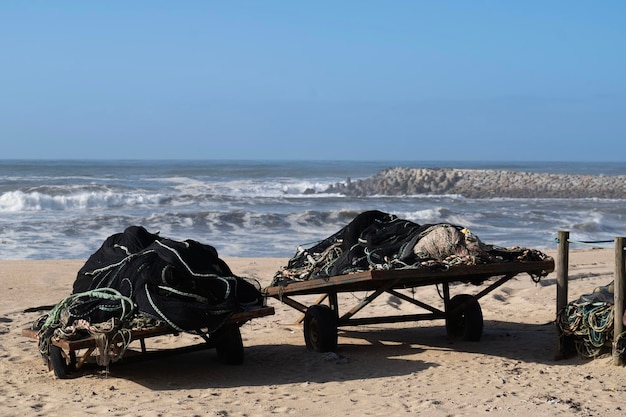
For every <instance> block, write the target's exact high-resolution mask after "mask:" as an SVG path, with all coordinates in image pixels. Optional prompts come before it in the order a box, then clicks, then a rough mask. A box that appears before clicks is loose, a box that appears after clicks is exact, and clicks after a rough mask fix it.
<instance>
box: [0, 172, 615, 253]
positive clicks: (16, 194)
mask: <svg viewBox="0 0 626 417" xmlns="http://www.w3.org/2000/svg"><path fill="white" fill-rule="evenodd" d="M392 167H415V168H464V169H496V170H508V171H525V172H542V173H558V174H585V175H619V176H626V162H619V163H617V162H616V163H606V162H603V163H599V162H593V163H591V162H590V163H582V162H580V163H564V162H468V161H456V162H453V161H445V162H438V161H400V160H399V161H379V162H376V161H223V160H219V161H212V160H202V161H166V160H164V161H145V160H141V161H100V160H98V161H95V160H94V161H58V160H23V161H22V160H0V259H86V258H87V257H89V255H91V254H92V253H93V252H95V251H96V250H97V249H98V248H99V247H100V245H101V244H102V242H103V241H104V240H105V239H106V238H107V237H108V236H110V235H112V234H114V233H118V232H121V231H123V230H124V229H125V228H126V227H128V226H131V225H141V226H144V227H145V228H146V229H148V231H150V232H157V231H158V232H160V234H161V236H164V237H168V238H171V239H175V240H184V239H193V240H196V241H199V242H202V243H206V244H209V245H212V246H214V247H215V248H216V249H217V251H218V253H219V255H220V257H285V258H289V257H291V256H292V255H293V254H294V253H295V251H296V249H297V247H298V246H304V247H307V246H312V245H313V244H314V243H316V242H318V241H319V240H322V239H324V238H326V237H328V236H329V235H331V234H333V233H335V232H336V231H337V230H339V229H340V228H342V227H343V226H345V225H346V224H347V223H348V222H350V220H352V219H353V218H354V217H355V216H356V215H357V214H359V213H360V212H362V211H365V210H373V209H377V210H381V211H386V212H389V213H393V214H396V215H397V216H398V217H400V218H404V219H408V220H411V221H414V222H416V223H419V224H426V223H439V222H447V223H453V224H457V225H462V226H465V227H467V228H469V229H470V230H471V231H472V232H473V233H474V234H475V235H477V236H478V237H479V238H480V239H481V240H483V241H484V242H486V243H490V244H494V245H498V246H504V247H509V246H525V247H531V248H535V249H540V250H545V249H552V248H556V243H555V238H556V236H557V232H558V231H559V230H567V231H569V232H570V240H571V241H572V242H573V243H572V244H573V245H576V244H580V245H583V243H578V242H583V241H607V240H608V241H612V240H613V239H614V237H616V236H625V235H626V201H625V200H613V199H581V198H575V196H573V198H567V199H512V198H487V199H468V198H463V197H461V196H457V195H441V196H426V195H411V196H399V197H398V196H395V197H385V196H370V197H346V196H343V195H338V194H328V193H324V192H323V191H324V190H325V189H326V188H327V187H328V186H329V185H330V184H335V183H338V182H345V181H346V180H347V179H348V178H350V179H351V180H356V179H361V178H367V177H370V176H373V175H375V174H376V173H378V172H379V171H381V170H383V169H386V168H392ZM625 180H626V177H625ZM597 246H603V247H604V246H608V247H612V243H600V244H598V245H597Z"/></svg>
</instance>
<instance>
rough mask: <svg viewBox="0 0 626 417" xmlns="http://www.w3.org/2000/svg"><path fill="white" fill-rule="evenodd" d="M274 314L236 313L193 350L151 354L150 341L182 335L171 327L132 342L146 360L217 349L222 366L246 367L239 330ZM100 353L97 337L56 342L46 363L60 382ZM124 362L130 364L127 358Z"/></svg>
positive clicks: (140, 334)
mask: <svg viewBox="0 0 626 417" xmlns="http://www.w3.org/2000/svg"><path fill="white" fill-rule="evenodd" d="M272 314H274V307H267V306H264V307H259V308H255V309H251V310H247V311H243V312H237V313H234V314H233V315H232V316H230V318H229V319H228V320H227V321H226V322H225V323H224V324H223V325H222V327H220V329H219V330H218V331H216V332H215V333H214V334H212V335H210V336H207V335H205V334H200V333H199V334H197V335H198V336H200V337H202V338H203V342H201V343H198V344H195V345H191V346H184V347H179V348H173V349H161V350H156V351H151V352H148V351H147V349H146V342H145V341H146V339H149V338H152V337H156V336H165V335H178V334H179V333H181V332H180V331H178V330H176V329H174V328H172V327H170V326H167V325H161V326H155V327H148V328H142V329H133V330H131V342H133V341H139V343H140V346H141V352H140V353H141V354H142V355H141V356H146V357H147V356H150V355H152V356H156V355H157V354H164V353H182V352H191V351H197V350H204V349H212V348H215V350H216V351H217V356H218V359H219V360H220V361H221V362H223V363H226V364H231V365H239V364H241V363H243V358H244V352H243V341H242V339H241V332H240V329H239V328H240V327H241V326H242V325H243V324H244V323H246V322H248V321H249V320H252V319H254V318H258V317H264V316H269V315H272ZM22 335H23V336H26V337H29V338H33V339H38V332H37V330H33V329H23V330H22ZM112 343H115V341H112ZM96 349H97V344H96V339H95V338H94V337H93V336H89V337H85V338H81V339H73V340H68V339H60V338H53V339H52V343H51V344H50V348H49V353H48V356H47V357H46V358H44V359H45V360H46V362H47V363H48V368H49V369H52V370H53V371H54V374H55V375H56V376H57V378H61V379H63V378H67V377H68V376H69V374H71V373H72V372H74V371H75V370H78V369H80V368H81V367H83V365H85V364H86V363H88V361H89V359H90V358H91V357H92V355H93V354H94V352H95V351H96ZM124 360H127V358H126V356H125V357H124Z"/></svg>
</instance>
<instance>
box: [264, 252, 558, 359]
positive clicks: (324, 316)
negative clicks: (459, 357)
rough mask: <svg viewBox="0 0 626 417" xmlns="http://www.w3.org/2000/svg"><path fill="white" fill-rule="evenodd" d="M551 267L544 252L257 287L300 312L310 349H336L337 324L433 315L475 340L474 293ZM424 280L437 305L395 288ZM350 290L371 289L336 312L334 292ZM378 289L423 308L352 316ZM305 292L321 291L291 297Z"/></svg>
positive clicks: (453, 332)
mask: <svg viewBox="0 0 626 417" xmlns="http://www.w3.org/2000/svg"><path fill="white" fill-rule="evenodd" d="M552 271H554V260H553V259H552V258H549V257H548V258H546V259H545V260H541V261H519V262H503V263H491V264H482V265H472V266H469V265H456V266H450V267H449V268H447V269H445V270H444V269H440V270H432V269H428V268H421V269H420V268H415V269H401V270H371V271H365V272H357V273H352V274H347V275H340V276H333V277H330V278H327V279H323V278H318V279H311V280H308V281H290V282H288V283H286V284H282V285H275V286H270V287H267V288H265V289H263V293H264V295H266V296H268V297H272V298H275V299H277V300H280V301H281V302H283V303H285V304H287V305H289V306H291V307H293V308H295V309H296V310H298V311H300V312H302V313H304V316H303V317H302V318H301V319H300V321H304V339H305V342H306V346H307V348H309V349H311V350H315V351H320V352H327V351H334V350H335V349H336V348H337V328H338V327H343V326H358V325H367V324H378V323H396V322H409V321H421V320H436V319H443V320H445V322H446V331H447V333H448V334H449V335H450V336H452V337H458V338H462V339H464V340H474V341H477V340H479V339H480V337H481V335H482V331H483V316H482V310H481V308H480V304H479V303H478V300H479V299H480V298H482V297H484V296H485V295H486V294H489V293H490V292H491V291H493V290H495V289H496V288H498V287H499V286H501V285H502V284H504V283H505V282H507V281H508V280H510V279H512V278H513V277H515V276H516V275H518V274H521V273H528V274H531V275H532V276H544V275H547V274H548V273H550V272H552ZM496 277H499V278H498V279H497V280H496V281H495V282H493V283H491V284H490V285H488V286H487V287H486V288H484V289H482V290H481V291H479V292H477V293H476V294H474V295H468V294H458V295H455V296H453V297H450V284H452V283H454V282H472V283H476V284H482V283H486V282H488V281H489V279H490V278H496ZM426 285H435V286H439V285H440V286H441V289H442V290H441V298H442V299H443V308H441V307H435V306H431V305H429V304H426V303H424V302H422V301H420V300H417V299H414V298H412V297H409V296H407V295H406V294H404V293H401V292H399V291H398V290H400V289H405V288H415V287H422V286H426ZM355 291H367V292H369V291H371V292H372V293H371V294H369V295H368V296H367V297H366V298H364V299H363V300H361V301H360V302H358V303H357V304H356V305H355V306H354V307H353V308H351V309H350V310H349V311H348V312H346V313H343V314H340V312H339V303H338V299H337V295H338V294H339V293H345V292H355ZM383 293H388V294H391V295H393V296H396V297H398V298H400V299H402V300H404V301H406V302H408V303H411V304H413V305H415V306H417V307H420V308H421V309H422V310H425V312H424V313H419V314H408V315H390V316H382V317H359V318H356V317H353V316H355V315H356V314H357V313H358V312H359V311H360V310H361V309H363V308H364V307H365V306H367V305H368V304H369V303H371V302H372V301H373V300H374V299H376V298H377V297H378V296H379V295H381V294H383ZM311 294H321V297H320V298H318V299H317V300H316V301H315V302H314V303H313V304H311V305H310V306H307V305H304V304H303V303H301V302H299V301H297V300H296V299H295V298H294V297H297V296H304V295H311ZM325 300H328V305H326V304H322V303H323V302H324V301H325Z"/></svg>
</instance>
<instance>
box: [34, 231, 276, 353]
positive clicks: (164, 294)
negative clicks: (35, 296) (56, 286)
mask: <svg viewBox="0 0 626 417" xmlns="http://www.w3.org/2000/svg"><path fill="white" fill-rule="evenodd" d="M263 303H264V298H263V296H262V294H261V291H260V284H259V283H258V282H257V281H256V280H253V279H250V278H244V277H239V276H236V275H234V274H233V272H232V271H231V270H230V268H229V267H228V265H227V264H226V263H225V262H224V261H223V260H222V259H220V258H219V257H218V254H217V250H216V249H215V248H214V247H212V246H210V245H206V244H202V243H199V242H196V241H193V240H185V241H175V240H171V239H167V238H164V237H161V236H159V235H158V233H157V234H153V233H149V232H148V231H147V230H146V229H144V228H143V227H140V226H131V227H128V228H127V229H126V230H124V232H122V233H116V234H114V235H111V236H109V237H108V238H107V239H106V240H105V242H104V243H103V244H102V246H101V247H100V248H99V249H98V250H97V251H96V252H95V253H94V254H93V255H91V256H90V257H89V259H88V260H87V262H86V263H85V264H84V266H83V267H82V268H81V269H80V270H79V272H78V275H77V277H76V280H75V281H74V285H73V293H72V294H71V295H70V296H68V297H66V298H65V299H63V300H62V301H61V302H59V303H58V304H57V305H56V306H54V308H53V309H52V310H51V311H50V312H49V313H48V314H45V315H44V316H42V317H40V318H39V319H38V320H37V322H36V323H35V324H34V325H33V328H34V329H35V330H37V331H38V335H39V344H40V350H41V352H42V354H48V349H49V345H50V340H51V338H52V337H58V338H64V339H80V338H84V337H87V336H94V337H96V339H102V341H103V345H105V346H106V345H107V344H108V345H110V344H111V341H112V340H114V339H115V340H118V341H121V345H122V347H121V349H119V351H120V352H119V353H118V354H117V355H116V358H117V356H119V357H121V354H122V353H123V351H124V350H125V348H126V346H127V345H128V342H130V340H129V335H130V330H132V329H136V328H141V327H154V326H169V327H170V328H172V329H175V330H178V331H185V332H191V333H194V334H198V335H200V336H204V337H206V336H207V335H211V334H213V333H214V332H216V331H217V330H218V329H220V327H221V326H222V325H223V324H224V323H225V322H226V320H227V319H228V318H229V317H230V316H231V315H232V314H234V313H236V312H240V311H244V310H246V309H249V308H253V307H256V306H262V305H263ZM101 350H102V352H101V356H103V355H105V356H106V354H108V353H109V352H107V351H106V350H105V349H101ZM116 358H114V359H116ZM103 361H104V362H106V361H108V358H107V357H105V358H104V359H103Z"/></svg>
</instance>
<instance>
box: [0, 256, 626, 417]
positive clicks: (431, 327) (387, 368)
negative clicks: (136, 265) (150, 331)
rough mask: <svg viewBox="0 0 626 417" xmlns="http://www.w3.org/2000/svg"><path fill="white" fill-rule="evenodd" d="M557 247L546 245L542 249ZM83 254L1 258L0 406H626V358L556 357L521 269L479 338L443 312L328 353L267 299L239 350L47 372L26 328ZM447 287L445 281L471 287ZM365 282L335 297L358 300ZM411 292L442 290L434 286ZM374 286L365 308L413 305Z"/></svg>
mask: <svg viewBox="0 0 626 417" xmlns="http://www.w3.org/2000/svg"><path fill="white" fill-rule="evenodd" d="M549 253H550V254H551V255H553V256H554V255H555V253H553V252H549ZM613 255H614V252H613V249H576V250H572V251H571V253H570V274H569V275H570V286H569V294H570V297H569V299H570V300H571V299H575V298H578V296H580V295H582V294H586V293H589V292H591V291H592V290H593V289H594V288H595V287H597V286H600V285H605V284H607V283H609V282H610V281H611V280H612V279H613V268H614V258H613ZM225 260H226V262H227V263H228V264H229V265H230V267H231V268H232V269H233V271H234V272H235V273H236V274H238V275H242V276H249V277H254V278H257V279H258V280H259V281H260V282H261V284H262V285H268V284H269V282H270V280H271V278H272V276H273V274H274V272H275V271H276V270H277V269H278V268H279V267H280V266H281V265H284V264H285V262H286V259H269V258H268V259H265V258H264V259H244V258H233V259H231V258H227V259H225ZM83 262H84V261H83V260H75V261H74V260H71V261H0V282H2V286H3V291H2V295H1V300H2V301H1V303H0V373H1V374H2V381H3V383H2V384H1V385H0V399H1V401H0V415H2V416H36V415H42V416H68V417H70V416H84V415H87V414H93V415H100V414H102V415H104V414H106V415H108V416H160V415H162V416H230V417H239V416H270V415H289V416H324V417H338V416H346V415H359V416H363V415H371V416H418V415H424V416H504V415H510V416H522V415H523V416H533V417H540V416H560V415H568V416H569V415H579V416H617V415H623V414H624V412H625V411H626V378H624V376H626V369H624V368H623V367H620V366H614V365H613V361H612V357H611V355H610V352H609V353H608V354H606V355H603V356H601V357H599V358H596V359H593V360H589V359H582V358H579V357H576V356H574V357H571V358H567V359H565V360H560V361H555V360H554V356H555V331H554V324H553V321H554V318H555V309H556V307H555V296H556V289H555V278H556V274H555V273H552V274H550V275H549V276H548V277H545V278H543V279H542V281H541V283H539V284H535V283H534V282H532V281H531V279H530V277H528V276H527V275H519V276H518V277H516V278H515V279H512V280H510V281H508V282H507V283H505V284H504V285H503V286H502V287H500V288H498V289H497V290H495V291H493V292H491V293H490V294H488V295H487V296H486V297H485V298H483V299H482V300H481V306H482V310H483V315H484V320H485V329H484V333H483V337H482V340H481V341H480V342H462V341H454V340H451V339H450V338H448V337H447V336H446V332H445V326H444V323H443V321H422V322H419V323H397V324H381V325H375V326H362V327H351V328H347V329H342V330H340V333H339V348H338V350H337V354H336V355H332V354H320V353H315V352H310V351H308V350H307V349H306V347H305V344H304V338H303V335H302V329H301V326H299V325H294V324H293V323H294V322H295V320H296V319H297V318H298V317H299V313H298V312H297V311H296V310H294V309H292V308H291V307H288V306H286V305H283V304H281V303H280V302H278V301H277V300H274V299H270V300H268V304H269V305H271V306H274V307H275V308H276V314H275V315H273V316H269V317H263V318H259V319H256V320H252V321H250V322H249V323H247V324H245V325H244V326H243V327H242V328H241V332H242V335H243V339H244V346H245V362H244V364H243V365H240V366H232V365H224V364H221V363H220V362H218V361H217V358H216V354H215V351H214V350H208V351H201V352H195V353H186V354H177V355H170V356H166V357H163V358H160V359H158V360H148V361H142V362H134V363H118V364H114V365H112V366H111V367H110V369H109V372H108V373H107V372H104V371H103V370H102V369H99V368H87V369H85V370H84V371H83V372H80V373H79V374H78V375H76V376H75V377H73V378H70V379H56V378H55V376H54V373H53V372H51V371H48V369H47V367H46V366H45V365H44V363H43V361H42V359H41V357H40V356H39V354H38V350H37V344H36V341H35V340H32V339H28V338H25V337H23V336H22V335H21V330H22V329H23V328H25V327H27V326H28V325H29V323H31V322H32V321H34V320H35V319H36V318H37V317H38V316H39V313H37V312H34V313H25V312H24V309H26V308H29V307H36V306H40V305H49V304H55V303H57V302H58V301H60V300H61V299H62V298H64V297H65V296H67V295H69V294H70V293H71V286H72V283H73V281H74V278H75V275H76V272H77V271H78V269H79V268H80V267H81V266H82V264H83ZM476 291H477V288H476V287H473V286H468V288H465V286H464V285H460V286H455V287H454V288H453V290H452V293H453V294H455V293H461V292H468V293H475V292H476ZM364 295H365V294H364V293H354V294H347V295H346V296H345V297H342V298H341V302H342V303H345V304H346V305H348V304H349V305H353V304H355V303H356V302H357V300H358V299H360V298H363V297H364ZM415 296H416V297H417V298H419V299H422V300H424V301H428V302H433V303H436V302H437V298H438V295H437V292H436V290H435V288H434V287H422V288H418V289H417V290H416V294H415ZM414 311H415V307H413V306H410V305H408V304H407V303H406V302H402V301H401V300H399V299H397V298H395V297H390V296H387V295H383V296H381V297H380V298H379V299H377V301H376V302H375V303H374V304H373V305H371V306H368V307H367V308H366V309H365V310H363V311H362V312H361V313H360V314H370V315H373V314H376V315H381V314H399V313H402V312H414ZM194 342H195V340H194V337H193V336H191V335H182V336H178V337H176V336H167V337H162V338H155V339H150V340H149V341H148V347H149V348H164V347H175V346H184V345H188V344H192V343H194Z"/></svg>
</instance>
